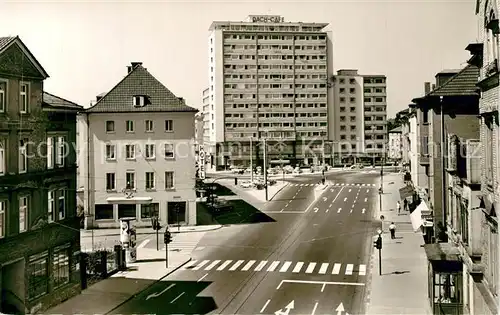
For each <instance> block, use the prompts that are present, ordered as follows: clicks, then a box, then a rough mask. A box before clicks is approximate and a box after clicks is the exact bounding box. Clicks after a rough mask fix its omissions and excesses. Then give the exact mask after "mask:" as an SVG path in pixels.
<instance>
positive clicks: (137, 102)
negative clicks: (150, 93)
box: [132, 95, 146, 107]
mask: <svg viewBox="0 0 500 315" xmlns="http://www.w3.org/2000/svg"><path fill="white" fill-rule="evenodd" d="M132 101H133V103H134V106H138V107H141V106H144V105H146V97H144V95H135V96H134V97H133V98H132Z"/></svg>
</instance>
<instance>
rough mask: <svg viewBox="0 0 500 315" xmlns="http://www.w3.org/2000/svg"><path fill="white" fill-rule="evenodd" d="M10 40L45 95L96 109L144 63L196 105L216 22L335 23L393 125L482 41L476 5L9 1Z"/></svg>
mask: <svg viewBox="0 0 500 315" xmlns="http://www.w3.org/2000/svg"><path fill="white" fill-rule="evenodd" d="M0 12H1V13H2V18H1V19H0V36H15V35H19V36H20V38H21V40H22V41H23V42H24V43H25V45H27V46H28V49H29V50H30V51H31V52H32V53H33V54H34V56H35V57H36V58H37V60H38V61H39V62H40V63H41V64H42V66H43V67H44V68H45V70H46V71H47V72H48V74H49V76H50V78H48V79H47V80H46V81H45V84H44V87H45V91H47V92H49V93H52V94H55V95H57V96H60V97H63V98H66V99H69V100H71V101H73V102H76V103H78V104H80V105H83V106H86V107H87V106H88V105H89V103H90V101H91V100H95V96H96V95H98V94H100V93H102V92H107V91H109V90H110V89H111V88H113V86H114V85H116V84H117V83H118V82H119V81H120V80H121V79H122V78H123V77H124V76H125V75H126V72H127V69H126V67H127V66H128V65H130V62H132V61H140V62H143V65H144V67H146V68H147V69H148V71H149V72H150V73H152V74H153V75H154V76H155V77H156V78H157V79H158V80H160V81H161V82H162V83H163V84H164V85H165V86H166V87H167V88H169V89H170V90H171V91H172V92H173V93H174V94H175V95H176V96H178V97H184V99H186V102H187V104H188V105H190V106H192V107H195V108H201V93H202V91H203V89H204V88H206V87H208V48H207V45H208V34H209V32H208V28H209V26H210V24H211V23H212V21H243V20H245V19H246V17H247V16H248V15H266V14H270V15H281V16H283V17H284V18H285V21H294V22H296V21H302V22H324V23H329V26H328V27H327V30H331V31H332V33H333V38H332V40H333V48H334V52H333V58H334V68H335V71H337V70H338V69H359V72H360V73H362V74H384V75H386V76H387V93H388V97H387V103H388V106H387V108H388V117H394V115H395V114H396V112H398V111H400V110H402V109H405V108H407V105H408V104H409V103H411V99H413V98H415V97H418V96H421V95H423V90H424V82H425V81H431V82H434V80H435V78H434V76H435V74H436V73H437V72H439V71H441V70H443V69H457V68H463V67H464V66H465V65H466V61H467V60H468V59H469V56H470V55H469V52H468V51H466V50H465V47H466V46H467V45H468V44H469V43H472V42H477V41H478V38H479V36H478V27H477V25H478V21H477V17H476V16H475V0H467V1H465V0H442V1H439V0H427V1H425V0H420V1H406V0H394V1H377V0H371V1H369V0H365V1H356V0H350V1H348V0H346V1H336V0H329V1H328V0H324V1H320V2H314V1H277V2H271V1H236V0H233V1H206V0H205V1H201V0H200V1H168V0H165V1H50V2H49V1H15V2H14V1H12V2H7V1H5V0H0Z"/></svg>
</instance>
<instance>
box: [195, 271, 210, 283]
mask: <svg viewBox="0 0 500 315" xmlns="http://www.w3.org/2000/svg"><path fill="white" fill-rule="evenodd" d="M206 276H208V273H206V274H205V275H204V276H203V277H201V278H200V279H198V281H196V282H200V281H201V280H203V279H205V277H206Z"/></svg>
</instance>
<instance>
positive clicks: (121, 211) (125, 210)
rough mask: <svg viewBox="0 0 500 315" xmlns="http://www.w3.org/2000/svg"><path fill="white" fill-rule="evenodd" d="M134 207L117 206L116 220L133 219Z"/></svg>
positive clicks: (134, 215)
mask: <svg viewBox="0 0 500 315" xmlns="http://www.w3.org/2000/svg"><path fill="white" fill-rule="evenodd" d="M135 209H136V206H135V204H133V205H126V204H125V205H118V219H121V218H135V217H136V213H135Z"/></svg>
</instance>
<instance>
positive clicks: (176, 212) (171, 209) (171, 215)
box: [167, 201, 186, 225]
mask: <svg viewBox="0 0 500 315" xmlns="http://www.w3.org/2000/svg"><path fill="white" fill-rule="evenodd" d="M167 211H168V215H167V217H168V224H169V225H178V224H183V223H186V202H185V201H171V202H168V203H167Z"/></svg>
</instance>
